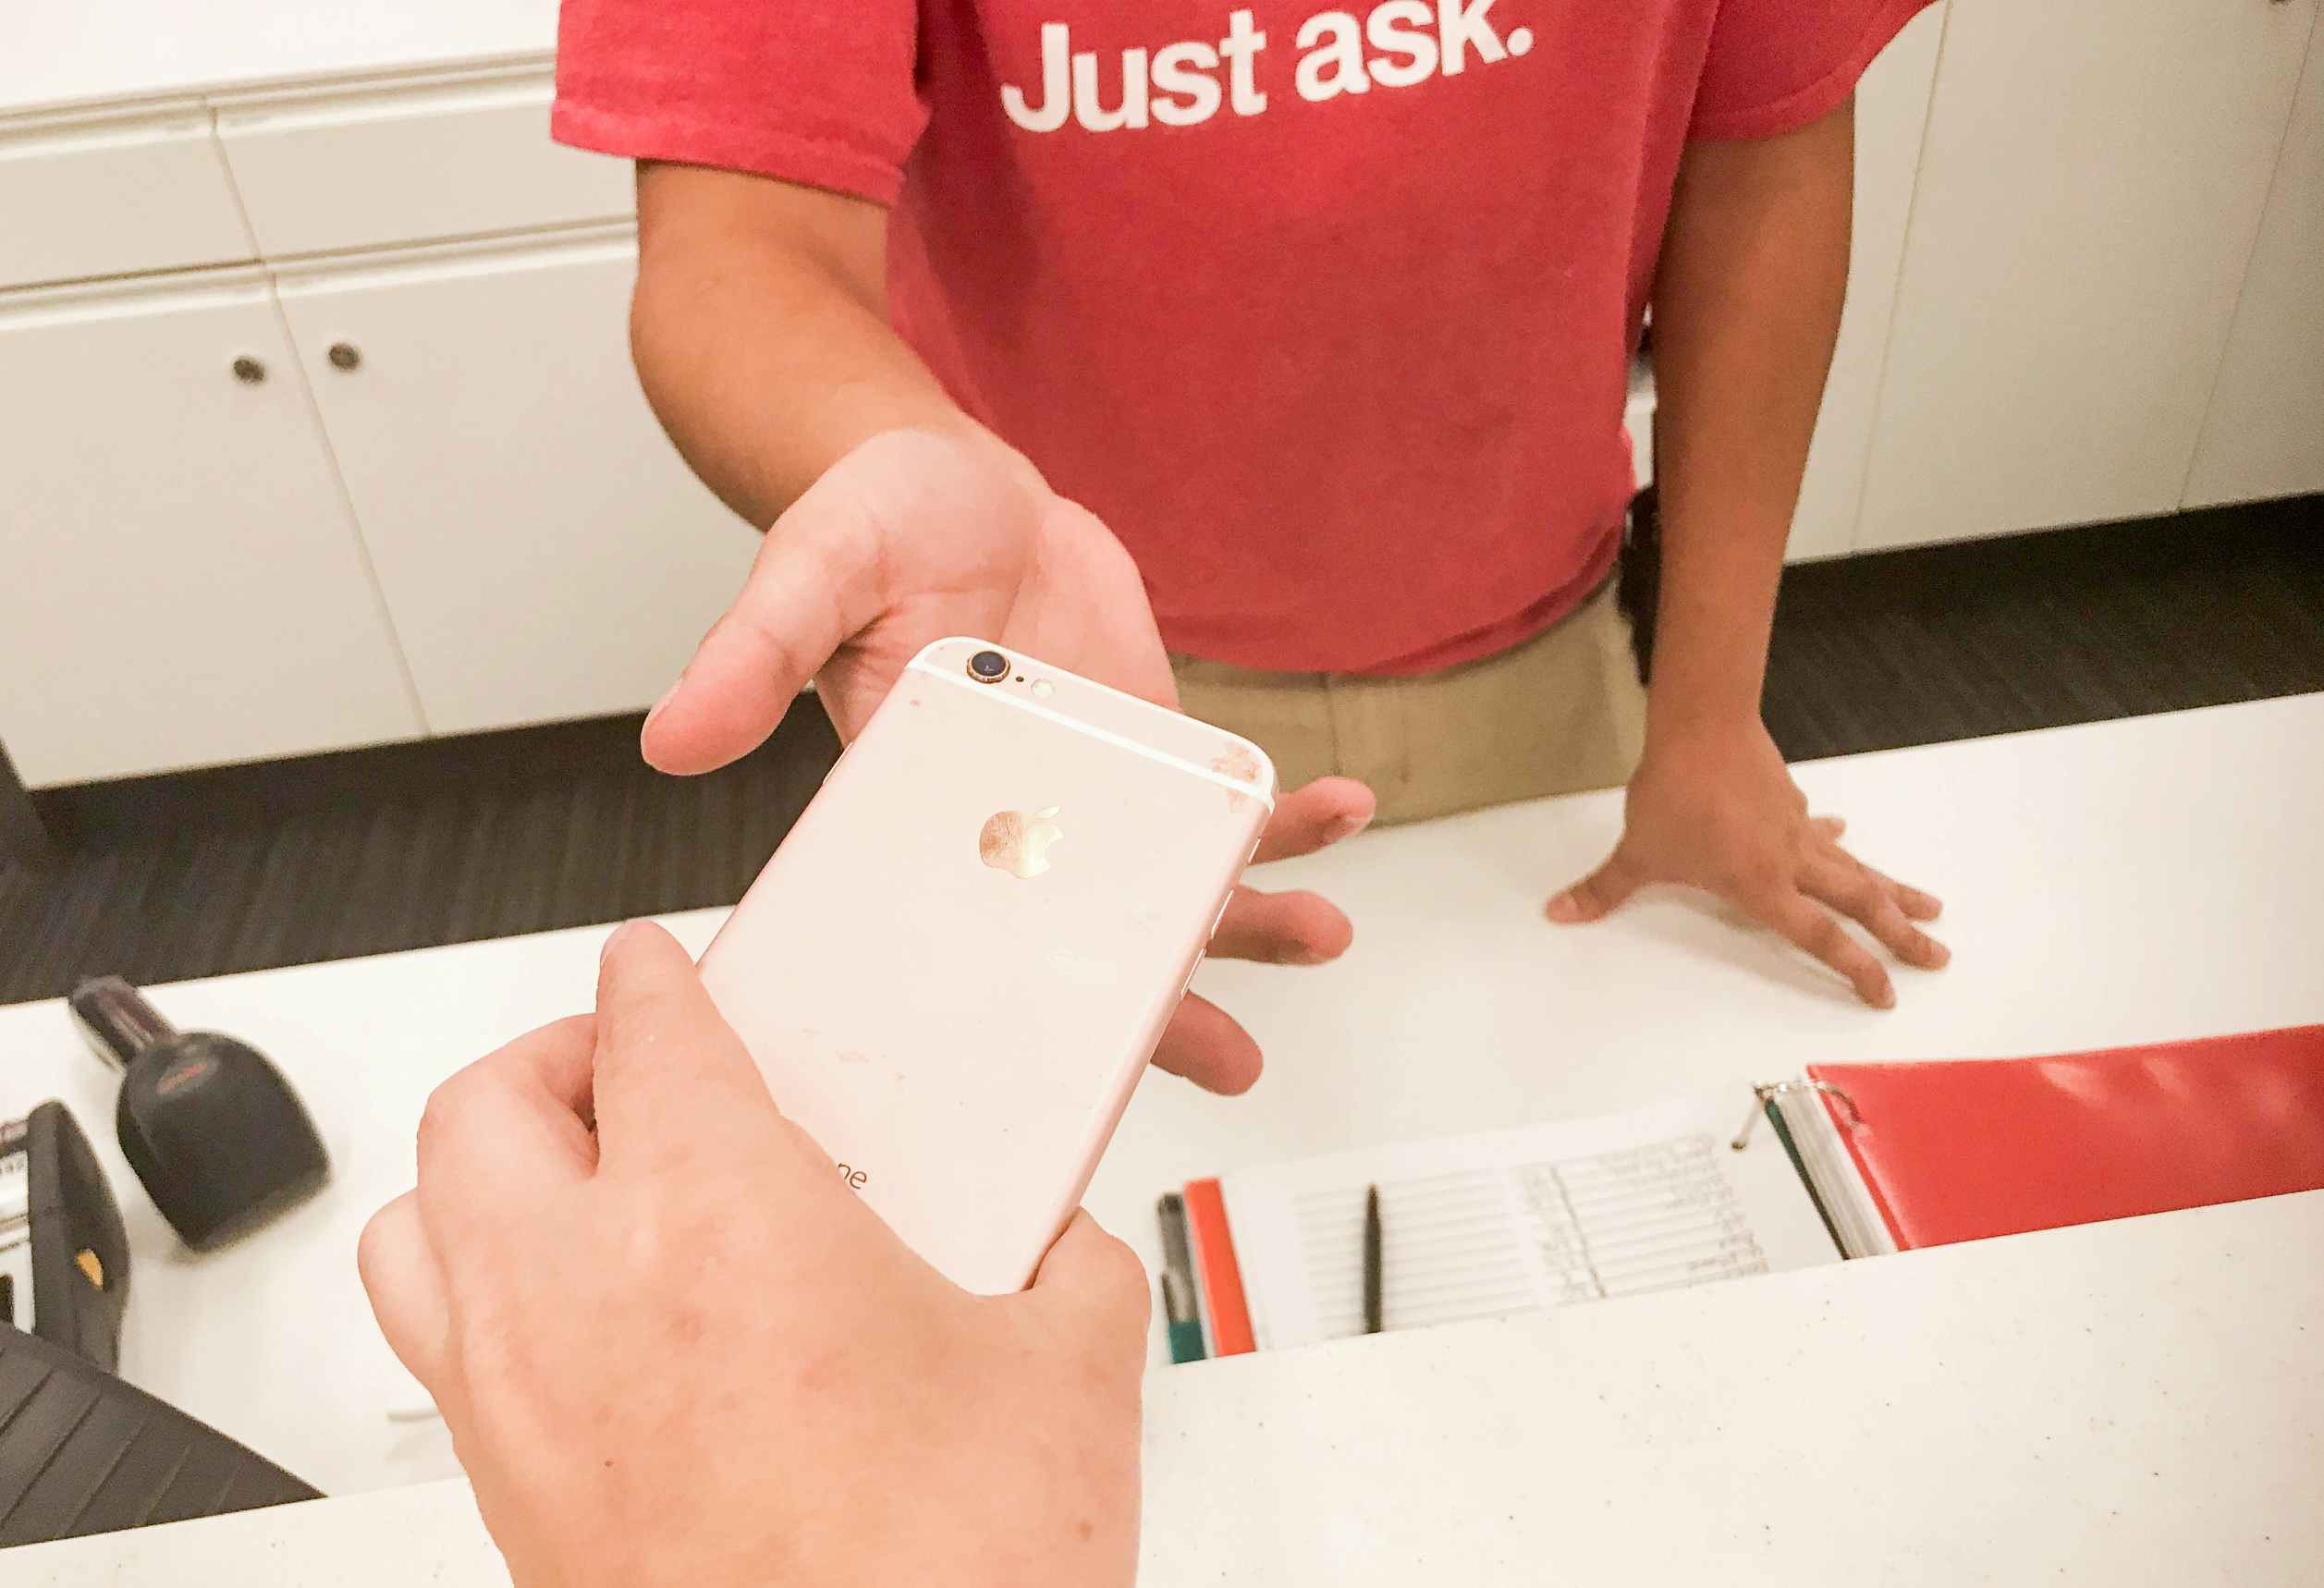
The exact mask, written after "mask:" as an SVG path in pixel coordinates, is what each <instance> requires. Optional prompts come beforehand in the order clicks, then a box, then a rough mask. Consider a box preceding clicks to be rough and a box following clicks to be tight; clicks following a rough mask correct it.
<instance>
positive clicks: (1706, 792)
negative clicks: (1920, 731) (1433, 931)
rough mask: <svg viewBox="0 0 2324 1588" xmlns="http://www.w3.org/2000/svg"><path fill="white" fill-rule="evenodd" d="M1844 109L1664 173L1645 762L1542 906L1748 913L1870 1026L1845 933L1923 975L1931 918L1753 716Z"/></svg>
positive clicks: (1831, 249) (1785, 527) (1835, 325)
mask: <svg viewBox="0 0 2324 1588" xmlns="http://www.w3.org/2000/svg"><path fill="white" fill-rule="evenodd" d="M1854 181H1855V123H1854V107H1853V104H1843V105H1841V107H1840V108H1839V109H1837V110H1835V111H1833V112H1832V113H1831V114H1830V115H1829V116H1824V117H1823V118H1822V119H1821V120H1818V121H1816V122H1814V123H1812V124H1810V125H1809V126H1807V127H1804V128H1800V129H1799V130H1797V131H1795V132H1791V133H1786V134H1783V135H1780V136H1778V137H1774V138H1768V139H1764V140H1757V141H1754V142H1731V143H1696V144H1692V145H1690V146H1689V147H1688V149H1687V151H1686V154H1685V156H1684V158H1683V159H1682V162H1681V164H1680V167H1679V178H1678V187H1677V190H1676V192H1675V193H1674V194H1673V195H1672V199H1671V205H1670V226H1669V228H1668V230H1667V232H1666V234H1665V237H1664V240H1663V249H1662V263H1661V268H1660V271H1659V272H1658V274H1657V276H1656V278H1655V299H1654V303H1655V385H1656V390H1657V398H1658V400H1657V404H1656V413H1655V474H1656V478H1657V483H1658V494H1659V495H1660V496H1661V499H1662V527H1663V547H1662V590H1661V596H1660V603H1659V605H1658V606H1657V623H1656V638H1655V654H1654V678H1653V680H1652V682H1651V683H1650V684H1649V685H1648V687H1647V702H1646V751H1645V759H1644V760H1642V761H1641V762H1640V763H1639V766H1638V771H1637V773H1636V775H1635V776H1633V777H1632V778H1631V781H1630V789H1629V794H1628V798H1627V799H1626V800H1625V801H1624V807H1623V817H1624V822H1623V830H1622V838H1621V843H1620V844H1619V845H1618V846H1617V847H1616V848H1615V850H1614V853H1613V855H1612V856H1611V857H1610V858H1609V859H1608V861H1606V863H1605V864H1603V865H1601V866H1600V867H1598V869H1597V870H1596V871H1595V872H1593V873H1591V874H1590V875H1589V876H1587V877H1585V878H1584V879H1583V880H1582V881H1581V882H1579V883H1576V884H1575V885H1574V886H1572V887H1570V888H1568V889H1567V890H1566V891H1565V892H1563V893H1561V894H1560V895H1558V896H1557V897H1556V898H1553V899H1551V900H1550V901H1549V915H1550V918H1551V919H1552V920H1555V921H1562V922H1586V921H1595V920H1596V919H1598V918H1599V917H1600V916H1602V915H1604V914H1605V913H1606V912H1607V911H1608V910H1612V909H1614V908H1615V907H1617V906H1618V905H1620V904H1621V902H1622V901H1623V900H1624V899H1626V898H1629V897H1630V896H1631V895H1632V894H1633V893H1634V892H1635V891H1637V889H1638V888H1639V887H1640V886H1643V885H1645V884H1647V883H1680V884H1684V885H1687V886H1694V887H1698V888H1702V889H1705V890H1706V891H1708V892H1710V893H1714V894H1717V895H1719V896H1720V897H1722V898H1727V899H1730V900H1731V901H1733V902H1734V903H1737V904H1739V905H1741V906H1742V907H1743V909H1745V910H1748V911H1750V912H1751V914H1753V915H1754V916H1755V917H1756V918H1757V919H1758V920H1759V921H1760V922H1763V923H1765V924H1766V925H1767V926H1769V927H1772V928H1773V929H1775V930H1776V931H1778V932H1780V933H1781V934H1783V935H1784V936H1785V937H1787V938H1789V939H1791V941H1792V943H1794V944H1795V945H1797V946H1798V947H1800V948H1802V949H1803V950H1804V951H1805V952H1807V953H1809V954H1812V955H1814V956H1815V957H1816V959H1820V960H1822V961H1823V962H1824V963H1825V964H1826V965H1829V967H1831V969H1832V970H1834V971H1838V972H1839V973H1840V974H1841V976H1844V977H1845V978H1847V980H1848V982H1849V983H1850V985H1852V986H1853V988H1854V989H1855V992H1856V996H1859V997H1861V998H1862V999H1864V1001H1865V1002H1866V1003H1868V1004H1872V1005H1874V1006H1876V1007H1878V1008H1887V1007H1888V1006H1889V1005H1890V1004H1892V1003H1894V1002H1895V1000H1896V992H1895V988H1894V986H1893V984H1892V983H1891V982H1890V976H1889V973H1888V971H1887V968H1886V967H1885V966H1883V965H1882V964H1881V962H1880V960H1879V959H1878V957H1877V956H1876V955H1874V954H1873V953H1872V952H1871V951H1870V949H1868V948H1867V947H1865V945H1864V944H1863V943H1862V942H1860V941H1858V940H1857V938H1856V937H1855V936H1854V935H1853V934H1852V933H1850V932H1849V931H1848V930H1847V929H1846V928H1845V927H1844V926H1842V925H1841V917H1842V916H1845V917H1848V918H1850V919H1853V920H1854V921H1856V922H1860V923H1861V924H1862V925H1863V926H1864V927H1865V929H1866V930H1867V931H1868V932H1870V933H1871V934H1872V935H1873V936H1874V937H1876V938H1877V939H1878V941H1879V942H1880V944H1881V945H1882V946H1883V947H1886V948H1887V949H1888V950H1889V951H1890V953H1891V954H1893V955H1894V956H1895V957H1896V958H1897V959H1901V960H1902V961H1904V962H1905V963H1907V964H1910V965H1914V966H1918V967H1920V968H1922V969H1925V970H1934V969H1936V968H1937V967H1938V966H1939V965H1942V964H1943V963H1944V962H1945V959H1946V952H1945V949H1944V947H1942V946H1941V945H1940V944H1939V943H1937V942H1936V941H1935V940H1934V939H1933V938H1931V937H1929V936H1928V934H1926V933H1925V932H1923V931H1921V930H1920V928H1919V927H1918V926H1916V925H1914V922H1918V921H1928V920H1933V919H1934V918H1935V917H1936V915H1937V913H1938V909H1939V906H1938V902H1937V900H1936V899H1934V898H1931V897H1929V896H1928V895H1927V894H1925V893H1923V892H1921V891H1920V890H1919V889H1917V888H1913V887H1907V886H1904V885H1903V884H1902V883H1899V882H1896V881H1894V880H1892V879H1890V878H1889V877H1886V876H1883V875H1881V874H1880V873H1878V872H1876V871H1873V870H1872V869H1870V868H1869V867H1867V866H1865V865H1864V864H1863V863H1862V862H1860V861H1857V860H1856V859H1855V857H1854V856H1853V855H1851V854H1850V853H1849V852H1848V851H1847V850H1846V849H1842V848H1841V846H1840V841H1839V839H1840V833H1841V825H1840V823H1838V822H1837V821H1832V820H1813V819H1811V818H1810V817H1809V815H1808V811H1807V800H1806V798H1805V797H1804V795H1803V794H1802V793H1801V792H1800V790H1799V788H1798V787H1797V786H1796V785H1795V784H1793V783H1792V778H1791V776H1790V774H1789V773H1788V772H1787V771H1786V770H1785V768H1784V765H1783V757H1782V755H1781V754H1780V752H1779V751H1777V749H1776V746H1775V742H1774V740H1773V739H1770V738H1768V736H1767V727H1766V726H1765V725H1764V724H1763V723H1762V722H1761V721H1760V717H1759V693H1760V689H1761V687H1762V685H1763V683H1764V682H1765V679H1766V677H1767V639H1768V634H1769V631H1770V629H1772V628H1773V626H1774V620H1775V592H1776V584H1777V581H1778V580H1779V579H1780V576H1781V574H1782V571H1783V544H1784V541H1785V539H1786V538H1787V536H1788V535H1789V534H1790V532H1791V527H1792V507H1793V506H1794V505H1795V504H1796V503H1797V502H1798V499H1799V494H1800V476H1801V474H1802V472H1803V471H1804V470H1805V468H1806V464H1807V444H1808V440H1809V438H1810V437H1811V436H1812V435H1813V434H1815V429H1816V409H1817V408H1818V406H1820V404H1821V403H1822V401H1823V393H1824V376H1825V373H1826V372H1827V370H1828V369H1829V366H1830V363H1831V354H1832V342H1833V340H1834V338H1835V337H1836V336H1838V335H1839V330H1840V309H1841V299H1842V298H1843V297H1844V295H1845V293H1846V290H1847V282H1848V230H1849V223H1850V209H1851V205H1852V202H1853V189H1854Z"/></svg>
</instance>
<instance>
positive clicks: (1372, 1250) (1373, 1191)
mask: <svg viewBox="0 0 2324 1588" xmlns="http://www.w3.org/2000/svg"><path fill="white" fill-rule="evenodd" d="M1379 1332H1380V1188H1379V1187H1377V1186H1372V1187H1369V1188H1367V1189H1366V1190H1365V1191H1364V1333H1365V1334H1367V1335H1376V1334H1378V1333H1379Z"/></svg>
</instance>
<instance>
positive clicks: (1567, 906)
mask: <svg viewBox="0 0 2324 1588" xmlns="http://www.w3.org/2000/svg"><path fill="white" fill-rule="evenodd" d="M1574 909H1575V907H1574V903H1573V896H1572V894H1570V893H1561V894H1559V895H1557V896H1556V897H1554V898H1551V899H1550V900H1549V910H1548V914H1549V919H1550V920H1552V921H1572V919H1573V915H1574Z"/></svg>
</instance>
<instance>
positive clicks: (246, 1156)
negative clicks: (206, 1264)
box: [68, 976, 331, 1250]
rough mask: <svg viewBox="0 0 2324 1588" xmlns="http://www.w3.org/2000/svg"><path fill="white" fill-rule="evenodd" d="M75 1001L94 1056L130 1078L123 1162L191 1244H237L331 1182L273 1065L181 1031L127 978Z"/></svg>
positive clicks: (251, 1051)
mask: <svg viewBox="0 0 2324 1588" xmlns="http://www.w3.org/2000/svg"><path fill="white" fill-rule="evenodd" d="M68 1002H69V1003H70V1005H71V1008H72V1011H73V1019H74V1020H75V1021H76V1022H77V1023H78V1024H79V1025H80V1030H81V1034H82V1035H83V1036H85V1037H87V1038H88V1039H89V1045H90V1046H91V1047H92V1048H93V1049H95V1050H96V1053H97V1057H100V1058H102V1059H104V1061H105V1062H106V1063H108V1064H110V1065H112V1066H114V1068H116V1069H118V1070H120V1072H121V1100H120V1103H119V1104H118V1105H116V1108H115V1110H114V1124H115V1128H116V1130H118V1131H119V1132H120V1136H121V1155H122V1156H123V1157H125V1158H127V1159H128V1160H129V1167H131V1168H133V1169H135V1170H136V1171H137V1178H138V1179H141V1180H142V1181H144V1182H145V1190H146V1192H147V1194H148V1195H150V1196H152V1197H153V1205H154V1206H155V1207H157V1208H159V1209H161V1213H162V1216H163V1217H164V1218H166V1219H167V1220H169V1222H170V1226H171V1228H174V1229H176V1230H177V1234H178V1237H179V1239H181V1240H184V1241H185V1243H186V1244H187V1245H189V1246H191V1247H194V1248H196V1249H197V1250H201V1249H205V1248H208V1247H213V1246H217V1245H220V1244H222V1243H224V1242H225V1241H227V1240H232V1239H233V1238H234V1237H235V1236H237V1235H239V1234H242V1233H243V1232H245V1231H246V1230H250V1229H253V1228H257V1227H258V1226H259V1225H261V1224H263V1223H265V1222H266V1221H267V1220H268V1219H270V1218H273V1217H274V1216H275V1215H277V1214H279V1213H282V1212H284V1211H286V1210H287V1209H288V1208H290V1207H293V1206H295V1205H296V1204H297V1203H300V1202H303V1201H304V1200H306V1198H307V1197H309V1196H310V1195H312V1194H313V1192H314V1191H316V1189H317V1188H319V1187H320V1186H321V1185H322V1184H323V1182H324V1180H325V1179H328V1178H329V1177H330V1173H331V1161H330V1156H329V1154H326V1153H325V1152H324V1150H323V1139H322V1138H321V1137H320V1136H318V1135H316V1134H315V1129H314V1121H313V1120H312V1119H311V1118H308V1117H307V1110H306V1107H305V1105H302V1104H301V1103H300V1101H299V1094H298V1093H295V1092H293V1091H291V1089H290V1083H289V1082H288V1081H285V1080H284V1079H283V1075H282V1071H280V1070H279V1069H275V1066H274V1063H273V1061H271V1060H270V1059H268V1058H267V1057H266V1056H265V1055H264V1054H262V1053H260V1052H259V1051H258V1050H257V1049H256V1048H254V1047H251V1045H250V1044H247V1043H241V1042H237V1041H235V1040H234V1038H232V1037H230V1036H220V1035H219V1034H218V1033H217V1032H180V1031H178V1030H177V1028H176V1027H175V1026H172V1025H171V1024H170V1023H169V1022H168V1021H167V1020H164V1019H163V1018H162V1015H161V1012H160V1011H159V1010H157V1009H155V1008H153V1005H152V1004H150V1003H148V1002H146V1000H145V997H144V995H143V994H141V993H140V992H139V991H138V990H137V989H136V988H135V987H132V986H130V985H129V984H128V983H127V982H125V981H123V980H122V979H121V978H120V977H118V976H100V977H97V978H96V979H95V980H93V981H88V982H83V983H81V984H80V986H78V987H76V988H74V989H73V994H72V996H71V998H70V999H69V1000H68Z"/></svg>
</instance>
